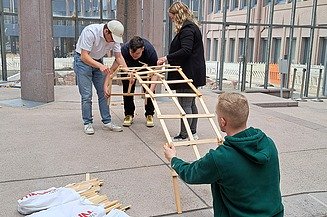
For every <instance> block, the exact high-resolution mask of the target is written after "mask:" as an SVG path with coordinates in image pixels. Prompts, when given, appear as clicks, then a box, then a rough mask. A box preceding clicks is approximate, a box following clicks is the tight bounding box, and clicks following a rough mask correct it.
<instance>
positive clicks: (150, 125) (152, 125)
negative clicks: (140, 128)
mask: <svg viewBox="0 0 327 217" xmlns="http://www.w3.org/2000/svg"><path fill="white" fill-rule="evenodd" d="M146 126H147V127H154V124H146Z"/></svg>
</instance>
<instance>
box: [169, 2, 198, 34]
mask: <svg viewBox="0 0 327 217" xmlns="http://www.w3.org/2000/svg"><path fill="white" fill-rule="evenodd" d="M168 12H169V13H171V14H173V15H175V22H174V24H175V32H177V33H178V32H179V30H180V29H181V28H182V26H183V24H184V22H185V21H186V20H189V21H191V22H193V23H195V24H196V25H197V26H199V23H198V21H197V19H196V18H195V17H194V14H193V12H192V11H191V10H190V9H189V8H188V7H187V5H186V4H184V3H183V2H179V1H178V2H174V3H173V4H172V5H171V6H170V7H169V10H168Z"/></svg>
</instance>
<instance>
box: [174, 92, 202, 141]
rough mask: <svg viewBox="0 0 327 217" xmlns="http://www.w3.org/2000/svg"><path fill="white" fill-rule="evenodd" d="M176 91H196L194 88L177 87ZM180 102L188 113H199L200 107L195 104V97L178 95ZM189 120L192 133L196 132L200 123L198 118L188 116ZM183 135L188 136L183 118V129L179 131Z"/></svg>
mask: <svg viewBox="0 0 327 217" xmlns="http://www.w3.org/2000/svg"><path fill="white" fill-rule="evenodd" d="M176 93H194V91H193V90H192V89H177V90H176ZM177 99H178V102H179V104H180V105H181V107H182V108H183V109H184V111H185V113H186V114H198V108H197V107H196V104H195V97H177ZM187 122H188V123H189V125H190V128H191V132H192V134H194V133H196V128H197V125H198V119H197V118H188V119H187ZM179 134H180V135H181V136H183V137H187V136H188V135H187V131H186V128H185V125H184V122H183V120H182V119H181V130H180V133H179Z"/></svg>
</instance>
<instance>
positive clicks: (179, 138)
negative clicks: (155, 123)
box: [173, 134, 187, 142]
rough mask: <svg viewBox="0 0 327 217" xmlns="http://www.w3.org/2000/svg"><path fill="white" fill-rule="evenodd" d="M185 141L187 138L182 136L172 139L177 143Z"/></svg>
mask: <svg viewBox="0 0 327 217" xmlns="http://www.w3.org/2000/svg"><path fill="white" fill-rule="evenodd" d="M186 139H187V136H182V135H181V134H178V135H177V136H175V137H174V138H173V141H174V142H178V141H183V140H186Z"/></svg>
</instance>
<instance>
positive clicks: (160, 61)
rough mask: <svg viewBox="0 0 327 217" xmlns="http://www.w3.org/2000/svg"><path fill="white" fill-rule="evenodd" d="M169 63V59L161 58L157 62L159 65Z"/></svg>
mask: <svg viewBox="0 0 327 217" xmlns="http://www.w3.org/2000/svg"><path fill="white" fill-rule="evenodd" d="M166 61H167V57H165V56H164V57H160V58H159V59H158V61H157V65H162V64H164V63H165V62H166Z"/></svg>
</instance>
